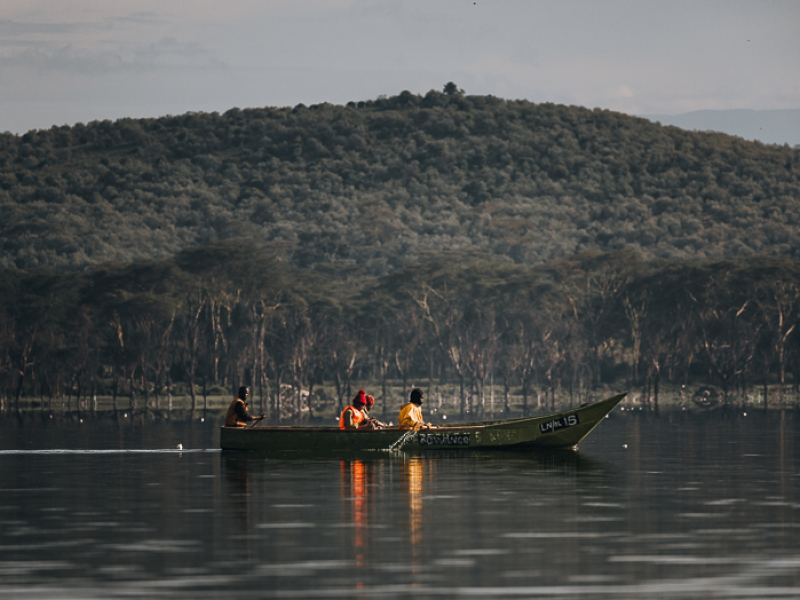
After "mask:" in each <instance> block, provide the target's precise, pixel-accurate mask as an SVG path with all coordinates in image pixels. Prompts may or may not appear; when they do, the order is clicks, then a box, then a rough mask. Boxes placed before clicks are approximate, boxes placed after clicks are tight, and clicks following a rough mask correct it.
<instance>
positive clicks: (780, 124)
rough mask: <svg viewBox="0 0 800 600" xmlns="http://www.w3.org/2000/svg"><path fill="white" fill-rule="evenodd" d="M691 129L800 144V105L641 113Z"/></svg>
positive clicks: (665, 122)
mask: <svg viewBox="0 0 800 600" xmlns="http://www.w3.org/2000/svg"><path fill="white" fill-rule="evenodd" d="M640 116H641V117H643V118H645V119H649V120H650V121H653V122H659V123H661V124H662V125H674V126H675V127H680V128H681V129H686V130H687V131H717V132H720V133H727V134H728V135H735V136H739V137H741V138H744V139H746V140H755V141H759V142H762V143H764V144H789V145H790V146H793V147H794V146H796V145H799V144H800V108H795V109H785V110H751V109H736V110H696V111H693V112H688V113H683V114H679V115H640Z"/></svg>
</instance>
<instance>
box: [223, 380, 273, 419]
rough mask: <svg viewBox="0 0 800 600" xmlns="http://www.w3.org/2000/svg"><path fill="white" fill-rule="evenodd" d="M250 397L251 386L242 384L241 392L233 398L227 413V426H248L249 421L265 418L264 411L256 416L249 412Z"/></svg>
mask: <svg viewBox="0 0 800 600" xmlns="http://www.w3.org/2000/svg"><path fill="white" fill-rule="evenodd" d="M249 397H250V388H248V387H247V386H244V385H243V386H242V387H240V388H239V393H238V394H237V395H236V398H234V399H233V402H231V405H230V406H229V407H228V412H227V413H225V427H247V423H248V422H249V421H260V420H261V419H263V418H264V413H261V415H259V416H258V417H254V416H253V415H251V414H250V413H248V412H247V399H248V398H249Z"/></svg>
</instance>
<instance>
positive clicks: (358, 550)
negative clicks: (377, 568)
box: [339, 460, 370, 567]
mask: <svg viewBox="0 0 800 600" xmlns="http://www.w3.org/2000/svg"><path fill="white" fill-rule="evenodd" d="M339 468H340V473H341V483H342V510H343V511H344V513H345V516H344V517H343V519H344V520H347V521H349V522H350V523H352V525H353V557H354V562H355V566H356V567H363V566H364V565H365V561H366V556H367V542H366V540H367V526H368V521H369V515H368V512H367V511H368V510H370V503H369V501H368V498H367V490H368V486H367V478H368V475H367V464H366V463H365V462H364V461H363V460H342V461H341V462H340V463H339Z"/></svg>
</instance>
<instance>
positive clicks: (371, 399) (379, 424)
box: [363, 394, 388, 429]
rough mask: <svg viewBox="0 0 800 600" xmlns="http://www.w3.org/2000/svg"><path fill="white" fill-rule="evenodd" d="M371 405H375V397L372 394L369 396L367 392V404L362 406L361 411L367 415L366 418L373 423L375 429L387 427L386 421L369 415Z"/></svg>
mask: <svg viewBox="0 0 800 600" xmlns="http://www.w3.org/2000/svg"><path fill="white" fill-rule="evenodd" d="M373 406H375V397H374V396H370V395H369V394H367V406H366V407H365V408H364V411H363V412H364V414H365V415H366V417H367V420H368V421H371V422H372V425H373V427H374V428H375V429H383V428H384V427H388V425H387V424H386V423H384V422H383V421H381V420H379V419H375V418H374V417H371V416H370V415H369V411H371V410H372V407H373Z"/></svg>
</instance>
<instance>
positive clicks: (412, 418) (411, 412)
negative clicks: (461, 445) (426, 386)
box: [398, 388, 436, 431]
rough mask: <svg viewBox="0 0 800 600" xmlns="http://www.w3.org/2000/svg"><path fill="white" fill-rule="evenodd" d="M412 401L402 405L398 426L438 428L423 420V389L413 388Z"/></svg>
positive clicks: (406, 427) (403, 427)
mask: <svg viewBox="0 0 800 600" xmlns="http://www.w3.org/2000/svg"><path fill="white" fill-rule="evenodd" d="M409 400H410V402H409V403H408V404H404V405H403V406H401V407H400V416H399V417H398V421H399V423H398V427H400V429H414V430H415V431H416V430H419V429H436V425H431V424H430V423H426V422H425V421H423V420H422V409H421V408H420V406H422V390H421V389H419V388H414V389H413V390H411V396H410V398H409Z"/></svg>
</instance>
